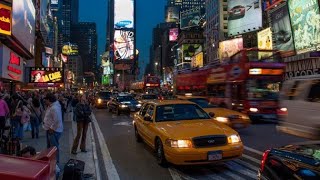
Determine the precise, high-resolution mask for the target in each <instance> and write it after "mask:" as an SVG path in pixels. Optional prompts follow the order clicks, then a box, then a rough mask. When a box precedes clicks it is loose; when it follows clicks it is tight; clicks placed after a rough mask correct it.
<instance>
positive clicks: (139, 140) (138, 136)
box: [134, 126, 142, 142]
mask: <svg viewBox="0 0 320 180" xmlns="http://www.w3.org/2000/svg"><path fill="white" fill-rule="evenodd" d="M134 135H135V137H136V141H137V142H142V138H141V136H140V134H139V132H138V129H137V127H136V126H134Z"/></svg>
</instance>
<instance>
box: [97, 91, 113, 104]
mask: <svg viewBox="0 0 320 180" xmlns="http://www.w3.org/2000/svg"><path fill="white" fill-rule="evenodd" d="M111 96H112V93H111V92H109V91H101V92H98V93H97V94H96V95H95V100H94V104H95V107H96V108H103V107H107V104H108V101H109V100H110V98H111Z"/></svg>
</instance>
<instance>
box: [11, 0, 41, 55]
mask: <svg viewBox="0 0 320 180" xmlns="http://www.w3.org/2000/svg"><path fill="white" fill-rule="evenodd" d="M35 13H36V11H35V8H34V5H33V2H32V0H23V1H21V0H18V1H13V2H12V34H13V36H14V37H16V38H17V40H18V41H20V43H21V44H22V45H23V46H24V47H25V48H26V49H27V50H28V51H29V52H30V53H31V54H32V55H33V54H34V43H35Z"/></svg>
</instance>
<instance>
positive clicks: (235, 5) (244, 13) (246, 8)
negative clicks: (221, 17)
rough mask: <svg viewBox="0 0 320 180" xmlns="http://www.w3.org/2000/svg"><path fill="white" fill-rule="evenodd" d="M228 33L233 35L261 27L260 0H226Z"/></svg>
mask: <svg viewBox="0 0 320 180" xmlns="http://www.w3.org/2000/svg"><path fill="white" fill-rule="evenodd" d="M228 15H229V18H228V34H229V36H235V35H239V34H243V33H247V32H251V31H256V30H258V29H260V28H261V27H262V8H261V0H229V1H228Z"/></svg>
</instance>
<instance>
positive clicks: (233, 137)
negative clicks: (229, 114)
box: [228, 134, 241, 144]
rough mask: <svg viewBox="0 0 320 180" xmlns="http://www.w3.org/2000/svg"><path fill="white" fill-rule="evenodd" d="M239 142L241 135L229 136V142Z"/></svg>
mask: <svg viewBox="0 0 320 180" xmlns="http://www.w3.org/2000/svg"><path fill="white" fill-rule="evenodd" d="M239 142H241V139H240V136H239V135H237V134H233V135H231V136H228V143H229V144H234V143H239Z"/></svg>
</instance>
